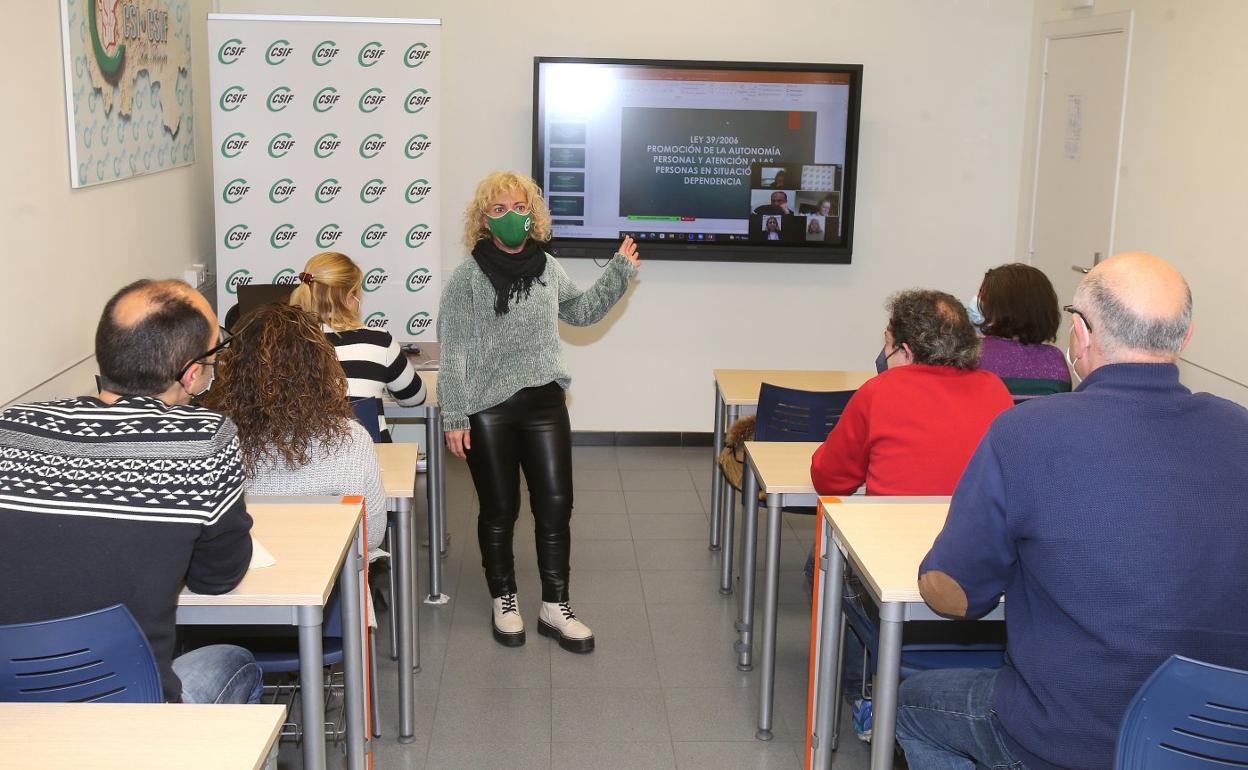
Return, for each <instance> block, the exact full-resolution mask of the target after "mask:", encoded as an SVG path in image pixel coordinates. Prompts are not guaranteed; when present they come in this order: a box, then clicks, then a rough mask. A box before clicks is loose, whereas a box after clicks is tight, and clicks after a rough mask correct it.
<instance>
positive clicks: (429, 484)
mask: <svg viewBox="0 0 1248 770" xmlns="http://www.w3.org/2000/svg"><path fill="white" fill-rule="evenodd" d="M420 379H421V380H423V381H424V383H425V391H426V393H427V394H428V395H427V397H426V398H425V403H423V404H421V405H419V406H399V405H398V404H396V403H395V402H394V401H392V400H390V399H386V400H385V403H384V410H383V411H384V413H385V415H386V417H398V418H416V419H422V420H424V421H425V432H426V434H427V436H428V442H429V447H428V450H429V451H428V452H427V453H426V454H427V456H428V462H429V468H428V477H427V478H426V484H425V494H426V496H427V497H428V500H429V596H427V597H426V598H425V602H426V603H427V604H446V603H447V602H448V601H450V597H449V596H447V595H446V594H444V593H442V559H441V558H439V557H444V556H446V473H445V468H446V441H445V440H444V439H443V436H442V410H441V409H440V408H438V373H437V372H434V371H422V372H420ZM387 483H389V482H387ZM396 483H398V482H397V480H396ZM412 484H413V489H415V484H416V474H415V472H413V474H412Z"/></svg>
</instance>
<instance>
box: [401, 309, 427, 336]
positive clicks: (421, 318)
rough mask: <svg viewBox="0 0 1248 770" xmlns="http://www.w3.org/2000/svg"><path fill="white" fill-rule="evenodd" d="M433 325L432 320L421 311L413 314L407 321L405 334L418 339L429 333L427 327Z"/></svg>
mask: <svg viewBox="0 0 1248 770" xmlns="http://www.w3.org/2000/svg"><path fill="white" fill-rule="evenodd" d="M432 325H433V318H431V317H430V315H429V314H428V313H426V312H424V311H423V310H422V311H420V312H419V313H413V314H412V317H411V318H409V319H407V333H408V334H410V335H412V336H413V337H419V336H420V335H422V334H424V333H425V332H427V331H429V327H430V326H432Z"/></svg>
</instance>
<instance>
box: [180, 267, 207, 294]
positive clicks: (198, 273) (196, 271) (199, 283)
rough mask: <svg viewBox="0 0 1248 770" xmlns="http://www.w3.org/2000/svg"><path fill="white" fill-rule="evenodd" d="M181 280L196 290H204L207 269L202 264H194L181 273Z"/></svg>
mask: <svg viewBox="0 0 1248 770" xmlns="http://www.w3.org/2000/svg"><path fill="white" fill-rule="evenodd" d="M182 280H184V281H186V282H187V283H189V284H190V285H191V286H194V287H195V288H196V289H200V290H202V289H204V288H205V286H204V284H206V283H207V282H208V269H207V268H206V267H205V266H204V263H202V262H196V263H195V264H193V265H190V266H188V267H187V268H186V269H185V270H183V271H182Z"/></svg>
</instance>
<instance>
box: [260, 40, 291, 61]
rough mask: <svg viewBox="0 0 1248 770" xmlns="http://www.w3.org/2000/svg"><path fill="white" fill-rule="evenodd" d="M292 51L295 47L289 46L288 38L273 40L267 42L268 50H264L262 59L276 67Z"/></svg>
mask: <svg viewBox="0 0 1248 770" xmlns="http://www.w3.org/2000/svg"><path fill="white" fill-rule="evenodd" d="M294 52H295V49H294V48H292V47H291V45H290V41H289V40H274V41H273V42H272V43H270V44H269V48H268V50H267V51H265V52H264V60H265V61H266V62H268V63H269V64H270V65H271V66H274V67H276V66H277V65H279V64H281V63H282V62H284V61H286V58H287V57H288V56H290V55H291V54H292V53H294Z"/></svg>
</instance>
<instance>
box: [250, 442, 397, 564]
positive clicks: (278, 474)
mask: <svg viewBox="0 0 1248 770" xmlns="http://www.w3.org/2000/svg"><path fill="white" fill-rule="evenodd" d="M347 423H348V425H349V426H350V433H349V434H348V436H347V437H346V439H345V440H344V441H343V443H341V444H339V445H337V446H333V447H327V446H325V445H323V444H321V445H317V446H314V447H312V461H311V462H309V463H308V464H307V465H304V466H301V467H298V468H291V467H289V466H288V465H286V461H285V460H283V459H282V457H281V455H280V454H279V455H277V457H276V459H274V457H273V456H272V455H269V456H268V457H266V458H265V459H264V460H262V461H261V462H260V463H258V464H257V467H256V469H255V471H254V472H253V473H251V474H249V475H248V477H247V484H246V487H247V494H248V495H281V496H287V497H297V496H300V495H363V496H364V505H365V511H366V512H367V519H368V533H367V536H368V550H369V552H370V554H373V555H375V553H374V552H375V551H376V550H377V549H378V548H379V547H380V546H381V541H382V539H383V538H385V536H386V488H385V486H383V485H382V481H381V465H379V464H378V462H377V452H376V450H374V449H373V439H372V437H370V436H369V434H368V431H367V430H365V429H364V426H362V425H360V424H359V423H358V422H356V421H355V420H348V421H347Z"/></svg>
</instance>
